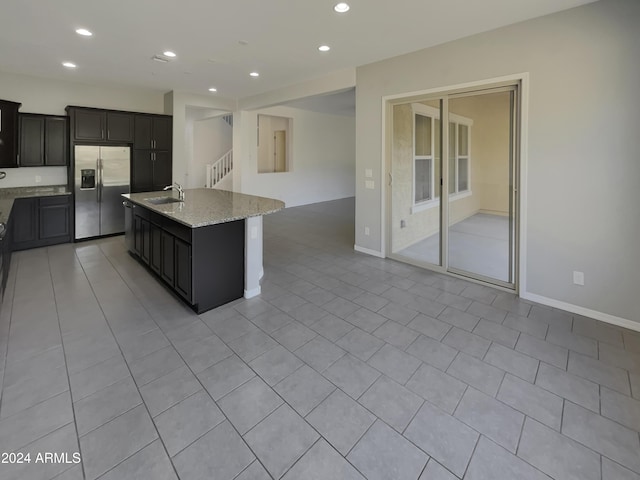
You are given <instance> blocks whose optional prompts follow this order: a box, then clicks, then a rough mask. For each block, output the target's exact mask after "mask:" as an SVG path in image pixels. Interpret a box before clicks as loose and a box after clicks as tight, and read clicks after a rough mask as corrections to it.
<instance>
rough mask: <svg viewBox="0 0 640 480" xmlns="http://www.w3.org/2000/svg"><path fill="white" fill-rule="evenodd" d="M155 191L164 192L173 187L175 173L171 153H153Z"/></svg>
mask: <svg viewBox="0 0 640 480" xmlns="http://www.w3.org/2000/svg"><path fill="white" fill-rule="evenodd" d="M153 158H154V161H153V188H152V189H153V190H154V191H155V190H162V189H163V188H164V187H166V186H167V185H171V183H172V178H173V172H172V165H171V152H157V151H156V152H153Z"/></svg>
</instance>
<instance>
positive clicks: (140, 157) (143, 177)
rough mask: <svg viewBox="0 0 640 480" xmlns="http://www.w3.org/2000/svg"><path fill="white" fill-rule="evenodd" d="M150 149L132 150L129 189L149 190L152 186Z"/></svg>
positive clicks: (135, 190)
mask: <svg viewBox="0 0 640 480" xmlns="http://www.w3.org/2000/svg"><path fill="white" fill-rule="evenodd" d="M151 158H152V153H151V151H150V150H134V151H133V162H132V164H131V191H132V192H134V193H135V192H150V191H151V190H152V187H153V161H152V160H151Z"/></svg>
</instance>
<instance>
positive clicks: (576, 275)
mask: <svg viewBox="0 0 640 480" xmlns="http://www.w3.org/2000/svg"><path fill="white" fill-rule="evenodd" d="M573 283H574V284H575V285H583V286H584V272H577V271H574V272H573Z"/></svg>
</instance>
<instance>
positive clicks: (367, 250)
mask: <svg viewBox="0 0 640 480" xmlns="http://www.w3.org/2000/svg"><path fill="white" fill-rule="evenodd" d="M353 249H354V250H355V251H356V252H360V253H366V254H367V255H373V256H374V257H378V258H387V257H386V256H385V254H384V253H382V252H379V251H378V250H371V249H370V248H364V247H360V246H358V245H354V246H353Z"/></svg>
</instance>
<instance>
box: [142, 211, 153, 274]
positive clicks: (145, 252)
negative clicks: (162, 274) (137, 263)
mask: <svg viewBox="0 0 640 480" xmlns="http://www.w3.org/2000/svg"><path fill="white" fill-rule="evenodd" d="M141 227H142V250H141V252H140V258H141V259H142V260H143V261H144V263H146V264H147V265H149V258H150V256H151V255H150V254H151V229H150V227H151V224H150V223H149V222H148V221H147V220H145V219H144V218H143V219H142V223H141Z"/></svg>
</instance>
